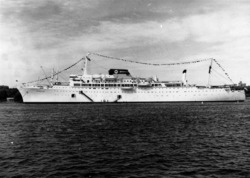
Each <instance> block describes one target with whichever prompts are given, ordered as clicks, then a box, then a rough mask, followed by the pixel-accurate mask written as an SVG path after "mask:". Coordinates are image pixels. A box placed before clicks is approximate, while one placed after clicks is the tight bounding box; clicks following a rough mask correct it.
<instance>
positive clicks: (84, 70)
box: [83, 54, 90, 75]
mask: <svg viewBox="0 0 250 178" xmlns="http://www.w3.org/2000/svg"><path fill="white" fill-rule="evenodd" d="M88 55H89V54H87V56H85V60H84V63H83V75H88V61H90V58H89V57H88Z"/></svg>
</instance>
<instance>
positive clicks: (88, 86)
mask: <svg viewBox="0 0 250 178" xmlns="http://www.w3.org/2000/svg"><path fill="white" fill-rule="evenodd" d="M82 60H83V61H84V68H83V73H82V75H73V74H72V75H70V76H69V81H68V82H59V81H49V80H48V78H53V76H54V74H53V76H51V77H46V78H44V79H47V80H48V82H49V84H48V85H37V84H36V85H29V84H27V83H26V84H23V85H22V86H20V87H18V89H19V91H20V93H21V95H22V97H23V102H24V103H94V102H105V103H106V102H121V103H122V102H230V101H231V102H232V101H236V102H238V101H244V100H245V99H246V97H245V91H244V90H243V89H242V90H235V89H233V88H232V87H230V86H225V85H223V86H211V85H208V86H196V85H189V84H188V83H187V80H186V72H187V70H183V73H182V80H181V81H175V82H173V81H160V80H159V79H158V78H157V77H152V78H141V77H140V78H139V77H133V76H132V75H131V74H130V72H129V70H127V69H116V68H115V69H110V70H109V71H108V74H94V75H90V74H88V69H87V67H88V62H89V61H91V60H90V58H89V57H88V55H87V56H86V57H85V58H83V59H82ZM212 61H213V59H212ZM211 64H212V62H211ZM67 69H68V68H67ZM210 70H211V65H210V66H209V73H210ZM58 73H59V72H58ZM58 73H56V74H55V75H58Z"/></svg>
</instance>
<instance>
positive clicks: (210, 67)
mask: <svg viewBox="0 0 250 178" xmlns="http://www.w3.org/2000/svg"><path fill="white" fill-rule="evenodd" d="M211 69H212V66H209V71H208V73H209V74H210V73H211Z"/></svg>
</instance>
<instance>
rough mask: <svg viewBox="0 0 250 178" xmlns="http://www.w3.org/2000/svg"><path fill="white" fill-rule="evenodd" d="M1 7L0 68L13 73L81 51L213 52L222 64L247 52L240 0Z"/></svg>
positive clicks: (184, 56)
mask: <svg viewBox="0 0 250 178" xmlns="http://www.w3.org/2000/svg"><path fill="white" fill-rule="evenodd" d="M148 4H150V6H148ZM183 7H186V8H183ZM0 10H1V13H0V15H1V18H0V25H1V28H0V56H1V59H0V60H1V62H2V61H4V62H2V64H3V65H1V71H0V74H1V75H5V76H7V75H10V73H11V75H12V78H14V77H17V76H18V77H20V78H23V79H25V80H30V79H31V78H32V77H33V76H35V74H36V72H37V70H40V69H39V67H40V65H45V66H50V65H51V66H53V65H55V63H59V64H60V65H61V66H63V65H66V64H70V63H71V62H72V61H70V60H69V59H78V58H80V57H82V56H83V55H84V54H86V52H87V51H94V52H99V53H103V54H106V55H109V54H110V55H115V56H118V57H119V56H120V57H124V56H125V57H126V58H133V57H134V58H135V59H136V60H141V61H142V60H147V61H149V62H150V61H151V62H159V63H166V62H170V61H171V62H173V60H191V59H194V58H203V57H216V58H218V59H222V60H223V61H226V62H225V64H226V65H227V64H228V66H226V67H227V68H230V66H234V62H235V59H237V60H239V61H242V62H243V61H244V62H245V63H247V62H246V61H247V60H248V59H249V56H250V54H249V51H250V50H249V47H250V44H249V41H250V40H249V37H250V30H249V29H250V22H249V19H250V15H249V14H250V13H249V12H250V7H249V3H248V2H247V1H236V2H231V1H230V3H228V1H219V2H217V1H209V2H208V1H204V2H203V1H196V0H193V1H188V2H186V3H180V2H176V1H167V2H166V1H126V2H125V1H124V2H123V1H98V0H93V1H92V0H88V1H66V0H65V1H59V0H55V1H48V0H46V1H22V0H19V1H11V0H10V1H2V2H1V5H0ZM9 34H11V35H9ZM240 67H242V66H238V68H239V69H240ZM24 70H25V71H28V70H29V72H22V71H24ZM3 71H4V72H3ZM28 74H32V75H28ZM4 78H7V77H4ZM234 78H236V79H237V75H235V76H234ZM1 80H3V78H1ZM4 80H5V79H4ZM0 83H1V81H0ZM5 83H8V80H7V79H6V80H5ZM249 83H250V82H249Z"/></svg>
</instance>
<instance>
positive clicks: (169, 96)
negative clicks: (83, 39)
mask: <svg viewBox="0 0 250 178" xmlns="http://www.w3.org/2000/svg"><path fill="white" fill-rule="evenodd" d="M19 91H20V93H21V95H22V97H23V102H24V103H92V102H230V101H244V100H245V99H246V96H245V92H244V90H231V89H230V88H199V87H195V86H193V87H190V86H187V87H185V86H183V87H148V88H140V87H135V88H132V89H123V88H119V87H113V88H112V87H110V88H101V87H100V88H98V87H97V88H87V87H72V86H53V87H46V88H41V87H40V88H39V87H21V88H19Z"/></svg>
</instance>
